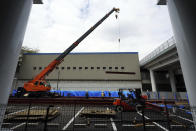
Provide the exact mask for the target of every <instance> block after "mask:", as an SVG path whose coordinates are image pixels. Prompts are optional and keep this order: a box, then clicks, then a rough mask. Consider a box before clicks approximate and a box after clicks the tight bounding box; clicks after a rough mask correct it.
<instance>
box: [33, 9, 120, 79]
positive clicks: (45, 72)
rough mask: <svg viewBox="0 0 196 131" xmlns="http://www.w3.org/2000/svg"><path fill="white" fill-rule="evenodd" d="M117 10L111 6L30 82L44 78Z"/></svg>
mask: <svg viewBox="0 0 196 131" xmlns="http://www.w3.org/2000/svg"><path fill="white" fill-rule="evenodd" d="M114 11H115V12H119V9H118V8H113V9H112V10H111V11H110V12H109V13H107V14H106V15H105V16H104V17H103V18H102V19H101V20H99V21H98V22H97V23H96V24H95V25H94V26H92V27H91V28H90V29H89V30H87V31H86V32H85V33H84V34H83V35H82V36H81V37H80V38H78V39H77V40H76V41H75V42H74V43H73V44H72V45H71V46H69V48H67V49H66V50H65V51H64V52H63V53H61V54H60V55H59V56H58V57H57V58H56V59H55V60H54V61H52V62H51V63H50V64H49V65H48V66H47V67H46V68H45V69H44V70H42V71H41V72H40V73H39V74H38V75H37V76H36V77H35V78H34V79H33V80H32V81H31V82H34V81H37V80H41V79H44V78H45V76H46V75H48V74H49V73H50V72H52V71H53V70H54V68H55V67H56V66H57V65H59V64H60V63H61V62H62V61H63V59H64V58H65V57H66V56H67V55H68V54H69V53H70V52H71V51H72V50H73V49H74V48H75V47H76V46H77V45H78V44H79V43H80V42H81V41H82V40H84V39H85V38H86V37H87V36H88V35H89V34H90V33H91V32H92V31H93V30H94V29H96V28H97V27H98V26H99V25H100V24H101V23H102V22H103V21H104V20H105V19H106V18H108V17H109V16H110V14H112V13H113V12H114Z"/></svg>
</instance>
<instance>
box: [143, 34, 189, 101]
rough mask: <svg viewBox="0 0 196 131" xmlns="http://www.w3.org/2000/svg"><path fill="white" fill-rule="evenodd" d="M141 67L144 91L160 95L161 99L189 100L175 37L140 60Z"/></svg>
mask: <svg viewBox="0 0 196 131" xmlns="http://www.w3.org/2000/svg"><path fill="white" fill-rule="evenodd" d="M140 66H141V69H140V70H141V79H142V90H143V91H147V90H148V91H151V92H153V93H152V94H154V93H155V94H157V93H158V94H159V98H160V99H161V98H162V97H164V98H168V99H187V93H186V87H185V83H184V77H183V73H182V69H181V65H180V61H179V58H178V52H177V49H176V41H175V39H174V37H171V38H170V39H169V40H167V41H165V42H164V43H163V44H161V45H160V46H159V47H158V48H156V49H155V50H154V51H152V52H151V53H150V54H148V55H147V56H146V57H144V58H143V59H142V60H140ZM154 97H156V98H157V97H158V96H154Z"/></svg>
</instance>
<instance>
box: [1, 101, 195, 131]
mask: <svg viewBox="0 0 196 131" xmlns="http://www.w3.org/2000/svg"><path fill="white" fill-rule="evenodd" d="M55 107H58V109H59V112H60V114H59V115H58V116H57V117H55V118H54V119H52V120H50V121H49V122H48V123H47V130H48V131H54V130H61V131H62V130H65V131H73V130H74V131H88V130H89V131H90V130H93V131H102V130H103V131H104V130H105V131H130V130H131V131H143V130H144V128H143V125H142V114H141V113H140V112H121V113H117V114H116V115H115V116H114V117H112V116H109V117H99V118H98V117H82V116H81V112H82V111H84V110H92V109H95V110H110V109H112V107H111V106H97V105H96V106H88V107H87V106H82V105H77V106H74V105H63V106H62V105H55ZM28 108H29V107H28V105H9V106H8V107H7V111H6V116H5V117H7V116H10V115H14V114H16V113H18V112H21V111H24V110H26V109H28ZM40 108H42V109H43V110H46V109H47V106H44V105H31V107H30V109H40ZM169 112H170V115H169V118H170V120H171V122H170V123H167V122H163V120H167V117H166V116H165V115H164V113H163V112H157V111H153V110H146V111H145V114H144V117H145V120H146V121H148V122H146V130H147V131H148V130H149V131H152V130H154V131H159V130H160V131H168V130H169V127H168V124H170V125H171V130H174V131H184V130H188V131H192V130H194V129H193V127H192V128H191V126H192V125H193V121H192V116H191V114H188V113H186V112H187V110H184V109H177V111H176V113H173V112H172V110H169ZM23 119H24V118H23ZM44 124H45V123H44V121H43V122H40V121H33V122H32V121H29V122H28V125H27V128H26V122H25V121H20V120H17V121H14V122H12V121H4V123H3V128H6V129H10V130H14V131H24V130H27V131H43V130H44Z"/></svg>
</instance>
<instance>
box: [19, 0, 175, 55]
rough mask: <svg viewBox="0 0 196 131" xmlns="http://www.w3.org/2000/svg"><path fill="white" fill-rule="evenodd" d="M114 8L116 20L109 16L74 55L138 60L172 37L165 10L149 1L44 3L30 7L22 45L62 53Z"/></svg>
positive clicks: (57, 0) (64, 0) (47, 0)
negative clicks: (117, 54) (127, 55)
mask: <svg viewBox="0 0 196 131" xmlns="http://www.w3.org/2000/svg"><path fill="white" fill-rule="evenodd" d="M114 6H115V7H120V14H119V18H120V19H119V21H118V20H116V19H115V17H114V14H112V15H111V16H110V17H109V18H108V19H107V20H106V21H104V22H103V23H102V24H101V25H100V26H99V27H98V28H97V29H95V31H93V32H92V33H91V34H90V35H89V36H88V37H87V38H86V39H85V40H84V41H82V43H81V44H80V45H79V46H78V47H77V48H76V49H74V52H114V51H121V52H123V51H130V52H131V51H133V52H139V56H140V59H141V58H142V57H144V56H145V55H147V54H148V53H150V52H151V51H152V50H153V49H155V48H156V47H157V46H159V45H160V44H161V43H163V42H164V41H166V40H167V39H168V38H169V37H171V36H172V34H173V33H172V29H171V24H170V19H169V16H168V12H167V7H166V6H165V7H164V6H157V5H156V4H155V2H153V1H151V0H71V1H68V0H45V1H44V4H43V5H33V8H32V11H31V15H30V19H29V24H28V28H27V31H26V35H25V39H24V43H23V45H26V46H29V47H32V48H38V49H40V51H41V52H62V51H64V50H65V49H66V48H67V47H68V46H69V45H71V44H72V43H73V42H74V41H75V40H76V39H78V38H79V37H80V36H81V35H82V34H83V33H84V32H85V31H86V30H88V29H89V28H90V27H91V26H92V25H94V24H95V23H96V22H97V21H98V20H99V19H100V18H102V17H103V16H104V15H105V14H106V13H107V12H109V11H110V10H111V9H112V8H113V7H114ZM119 24H120V26H119ZM119 27H120V28H119ZM119 29H120V39H121V42H120V44H119V43H118V38H119Z"/></svg>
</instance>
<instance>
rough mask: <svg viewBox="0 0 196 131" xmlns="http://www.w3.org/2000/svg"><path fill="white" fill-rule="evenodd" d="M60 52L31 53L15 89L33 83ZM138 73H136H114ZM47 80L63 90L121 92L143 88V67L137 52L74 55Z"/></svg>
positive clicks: (67, 58)
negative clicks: (120, 89) (121, 90)
mask: <svg viewBox="0 0 196 131" xmlns="http://www.w3.org/2000/svg"><path fill="white" fill-rule="evenodd" d="M58 55H59V54H58V53H27V54H24V55H23V58H22V63H21V66H20V67H19V69H18V72H17V73H16V81H17V82H15V83H14V84H15V86H14V88H16V87H20V86H23V83H24V82H25V81H28V80H31V79H32V78H33V77H35V76H36V75H37V74H38V73H39V72H40V71H41V70H42V69H44V68H45V67H46V66H47V65H48V64H49V62H51V61H52V60H54V59H55V58H56V57H57V56H58ZM106 71H112V72H134V73H135V74H113V73H112V74H111V73H106ZM46 79H47V80H48V81H50V83H51V86H52V87H53V89H59V90H100V91H105V90H110V91H112V90H118V89H119V88H141V87H142V86H141V76H140V66H139V59H138V53H137V52H112V53H108V52H103V53H71V54H69V55H68V56H67V57H66V58H65V59H64V61H63V62H62V63H61V64H60V65H59V66H58V67H56V69H54V70H53V72H51V73H50V74H49V75H48V76H47V77H46Z"/></svg>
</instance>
